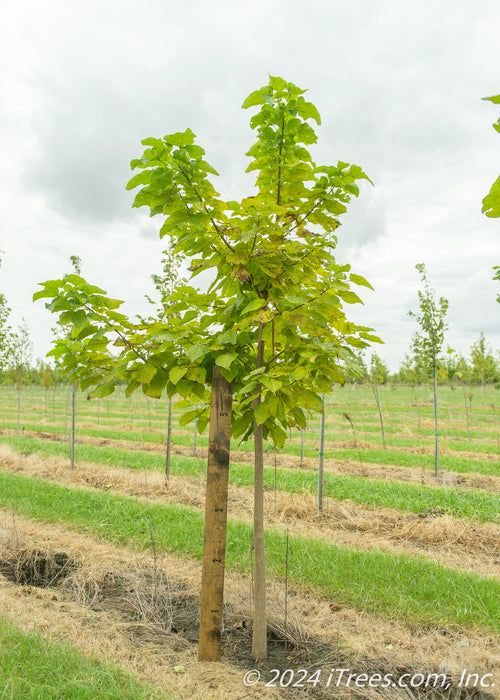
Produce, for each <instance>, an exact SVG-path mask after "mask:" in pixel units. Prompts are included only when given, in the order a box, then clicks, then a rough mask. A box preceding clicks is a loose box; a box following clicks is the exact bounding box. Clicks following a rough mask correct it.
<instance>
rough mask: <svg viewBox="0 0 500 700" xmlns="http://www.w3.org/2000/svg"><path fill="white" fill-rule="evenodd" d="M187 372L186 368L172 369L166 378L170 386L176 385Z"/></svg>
mask: <svg viewBox="0 0 500 700" xmlns="http://www.w3.org/2000/svg"><path fill="white" fill-rule="evenodd" d="M187 371H188V368H187V367H172V369H171V370H170V372H169V373H168V378H169V380H170V381H171V382H172V384H177V382H179V381H180V380H181V379H182V377H183V376H184V375H185V374H186V372H187Z"/></svg>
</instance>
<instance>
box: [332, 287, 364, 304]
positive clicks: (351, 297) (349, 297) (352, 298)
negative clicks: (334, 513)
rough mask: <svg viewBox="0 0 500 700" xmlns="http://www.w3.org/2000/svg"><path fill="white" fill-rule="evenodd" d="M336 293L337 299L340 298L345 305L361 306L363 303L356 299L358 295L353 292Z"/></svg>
mask: <svg viewBox="0 0 500 700" xmlns="http://www.w3.org/2000/svg"><path fill="white" fill-rule="evenodd" d="M337 293H338V295H339V297H341V298H342V299H343V300H344V301H345V302H346V304H362V303H363V301H362V299H360V298H359V297H358V295H357V294H355V293H354V292H351V291H343V290H340V291H339V292H337Z"/></svg>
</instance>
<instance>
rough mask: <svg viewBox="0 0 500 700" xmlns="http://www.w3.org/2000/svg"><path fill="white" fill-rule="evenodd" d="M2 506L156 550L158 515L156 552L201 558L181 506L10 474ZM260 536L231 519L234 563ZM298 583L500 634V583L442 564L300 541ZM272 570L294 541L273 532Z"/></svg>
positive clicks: (240, 566) (192, 519)
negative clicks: (152, 541)
mask: <svg viewBox="0 0 500 700" xmlns="http://www.w3.org/2000/svg"><path fill="white" fill-rule="evenodd" d="M0 505H1V506H2V507H4V508H8V509H12V510H14V511H15V512H17V513H19V514H20V515H22V516H27V517H31V518H35V519H37V520H40V521H46V522H63V523H64V524H66V525H68V526H70V527H75V528H78V529H80V530H84V531H87V532H89V533H90V534H92V535H94V536H97V537H100V538H102V539H106V540H109V541H112V542H116V543H119V544H125V545H128V546H134V547H144V548H146V547H148V546H149V542H150V537H149V517H151V520H152V523H153V527H154V532H155V546H156V547H157V549H159V550H165V551H169V552H172V553H175V554H177V555H179V556H183V557H193V558H195V559H198V560H200V559H201V558H202V548H203V513H202V512H201V511H199V510H197V509H195V508H190V507H186V506H180V505H171V506H165V505H160V504H150V505H149V506H148V505H147V504H145V503H144V502H141V501H140V500H138V499H135V498H129V497H126V496H123V495H120V496H119V497H118V496H117V494H113V493H109V492H108V493H102V492H98V491H92V490H79V489H72V488H67V487H63V486H60V485H58V484H55V483H52V482H50V481H46V480H42V479H37V478H29V477H25V476H21V475H18V474H10V473H5V472H1V473H0ZM251 541H252V529H251V527H250V526H249V525H247V524H245V523H241V522H238V521H235V520H229V521H228V533H227V551H226V563H227V566H228V567H229V568H233V569H237V570H246V571H248V570H249V567H250V562H249V558H250V550H251ZM289 545H290V551H291V555H290V557H289V568H288V576H289V579H290V580H292V581H296V582H297V583H300V584H302V585H303V586H305V587H307V588H308V589H310V590H312V591H313V592H315V593H316V594H317V595H318V594H319V595H321V594H323V595H327V596H329V597H331V598H333V599H334V600H335V601H336V602H338V603H340V604H341V605H346V606H352V607H355V608H357V609H360V610H365V611H366V612H368V613H374V614H380V615H383V616H384V617H385V618H386V619H387V618H396V619H400V620H403V621H405V622H407V623H409V624H419V625H430V624H432V625H436V624H438V625H447V626H452V627H457V626H459V625H462V626H463V625H465V626H472V627H483V628H487V629H489V630H494V631H498V632H500V609H499V601H500V582H499V581H496V580H493V579H489V578H485V577H482V576H479V575H476V574H471V573H463V572H459V571H455V570H453V569H448V568H446V567H444V566H440V565H438V564H435V563H433V562H431V561H429V560H427V559H426V558H425V557H408V556H405V555H402V554H401V555H392V554H386V553H384V552H379V551H356V550H351V549H348V548H346V547H341V546H335V545H333V544H330V543H328V542H324V541H320V540H315V539H312V538H300V537H290V540H289ZM266 550H267V568H268V572H269V574H270V575H271V576H272V577H279V578H282V577H284V575H285V551H286V537H285V534H284V533H282V532H279V531H277V530H268V531H267V532H266Z"/></svg>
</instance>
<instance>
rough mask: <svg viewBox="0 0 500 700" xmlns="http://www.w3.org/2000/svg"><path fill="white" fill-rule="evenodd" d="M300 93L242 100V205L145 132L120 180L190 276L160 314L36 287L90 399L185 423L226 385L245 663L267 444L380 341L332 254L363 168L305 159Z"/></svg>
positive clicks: (80, 289) (281, 87)
mask: <svg viewBox="0 0 500 700" xmlns="http://www.w3.org/2000/svg"><path fill="white" fill-rule="evenodd" d="M304 92H305V91H304V90H301V89H299V88H298V87H296V86H295V85H293V84H292V83H288V82H286V81H285V80H283V79H282V78H275V77H271V78H270V81H269V84H268V85H265V86H264V87H263V88H261V89H260V90H257V91H255V92H253V93H252V94H251V95H250V96H249V97H248V98H247V100H245V102H244V103H243V107H244V108H253V107H256V108H257V113H256V114H255V115H254V116H253V117H252V118H251V121H250V125H251V127H252V128H253V129H255V130H256V132H257V139H256V142H255V143H254V145H253V146H252V147H251V148H250V150H249V151H248V153H247V155H248V156H249V157H250V159H251V162H250V165H249V166H248V168H247V170H248V171H255V172H256V173H257V178H256V189H255V190H254V191H253V193H252V194H251V195H249V196H247V197H244V198H243V199H241V200H240V201H225V200H223V199H221V198H220V195H219V194H218V193H217V191H216V190H215V188H214V186H213V184H212V182H211V180H210V179H209V176H210V175H216V174H217V173H216V171H215V169H214V168H213V167H212V166H211V165H210V164H209V163H207V161H206V160H205V159H204V155H205V151H204V149H203V148H202V147H201V146H199V145H198V144H196V143H195V136H194V134H193V132H192V131H191V130H190V129H187V130H186V131H184V132H177V133H173V134H168V135H167V136H165V137H164V138H163V139H159V138H148V139H145V140H144V141H143V144H144V145H145V146H146V150H145V151H144V153H143V155H142V156H141V158H138V159H136V160H133V161H132V164H131V165H132V168H133V169H138V170H139V172H138V174H136V175H135V176H134V177H133V178H132V179H131V181H130V182H129V183H128V188H129V189H133V188H136V187H140V190H139V192H138V193H137V195H136V197H135V200H134V206H136V207H140V206H146V207H148V208H149V210H150V214H151V216H154V215H160V216H162V217H164V222H163V224H162V226H161V229H160V236H169V237H170V238H171V240H172V242H173V244H174V248H173V252H174V253H175V254H180V255H184V256H185V257H186V258H187V259H188V260H189V261H190V268H189V269H190V272H191V279H190V280H189V282H188V283H185V284H181V285H178V286H177V287H176V289H175V291H173V293H172V294H171V295H170V297H169V298H168V308H169V317H168V323H165V322H164V321H162V320H157V321H155V322H152V323H150V324H136V323H133V322H131V321H130V320H129V319H128V318H127V317H126V316H125V315H124V314H121V313H120V312H119V311H118V310H117V309H118V307H119V306H120V304H121V302H119V301H116V300H112V299H109V298H108V297H107V295H106V293H105V292H104V291H103V290H101V289H99V288H97V287H93V286H91V285H89V284H88V283H87V282H86V281H85V280H84V279H83V278H82V277H80V276H78V275H69V276H67V277H66V278H64V279H63V280H54V281H49V282H46V283H45V284H44V285H43V289H42V290H41V291H40V292H38V293H37V294H35V298H40V297H49V298H51V299H52V301H51V302H50V303H49V304H48V308H50V309H51V310H52V311H54V312H58V313H59V314H60V315H61V316H62V317H64V320H65V321H68V322H71V323H72V324H73V333H72V338H71V339H69V340H68V341H67V342H61V341H59V343H58V344H57V345H56V347H55V348H54V350H53V351H52V354H55V355H56V356H58V357H60V358H61V361H62V362H63V363H64V364H67V365H68V366H71V367H72V368H74V369H75V371H78V372H79V376H80V379H81V385H82V387H83V388H88V387H91V386H94V387H95V389H94V391H93V393H94V395H98V396H103V395H106V394H108V393H111V392H112V391H113V389H114V386H115V384H116V383H117V382H118V381H122V382H123V381H125V382H126V384H127V389H126V391H127V393H130V392H132V391H134V390H135V389H137V388H141V389H142V391H143V392H144V393H145V394H147V395H149V396H153V397H159V396H161V394H162V392H164V391H166V392H167V394H168V395H169V396H172V395H174V394H178V395H180V396H181V397H182V398H183V399H184V402H183V405H184V407H185V408H186V409H188V410H187V412H186V413H185V415H184V417H183V419H182V420H181V422H183V423H185V422H188V421H189V420H192V419H194V418H197V419H198V429H199V430H200V431H202V430H203V429H204V427H205V426H206V425H207V422H208V403H209V393H208V391H207V385H209V384H210V383H211V380H212V373H213V369H214V367H217V368H219V371H220V373H221V375H222V377H223V378H224V379H225V380H226V381H227V382H230V383H231V384H232V389H233V397H234V400H233V416H232V423H231V433H232V436H233V437H235V438H240V439H241V440H247V439H249V438H250V437H252V436H253V439H254V448H255V489H254V491H255V504H254V550H255V577H254V584H255V585H254V590H255V593H254V629H253V655H254V658H255V659H263V658H265V656H266V654H267V650H266V622H265V619H266V616H265V557H264V530H263V491H264V488H263V441H264V440H266V439H270V440H272V442H273V443H274V445H276V446H279V447H281V446H283V444H284V443H285V440H286V438H287V434H288V429H289V428H290V427H294V426H299V427H301V428H305V426H306V416H305V411H306V410H308V409H312V410H315V411H318V412H322V410H323V404H322V400H321V394H322V393H323V392H328V391H330V390H331V388H332V387H333V386H334V385H335V384H336V383H340V384H342V383H343V382H344V377H345V375H346V373H347V365H348V363H349V362H350V361H351V360H352V359H353V352H352V350H353V348H363V347H366V346H368V344H369V343H370V342H380V341H379V339H378V338H377V337H375V336H374V335H372V333H371V329H370V328H367V327H364V326H358V325H356V324H354V323H352V322H351V321H349V319H348V317H347V315H346V312H345V309H344V306H345V305H349V304H354V303H360V302H361V299H360V298H359V297H358V296H357V294H356V293H355V292H354V291H352V289H351V285H353V284H354V285H357V286H359V285H361V286H365V287H370V284H369V283H368V282H367V281H366V280H365V279H364V278H363V277H361V276H360V275H356V274H355V273H352V272H351V270H350V266H349V265H340V264H338V263H337V261H336V260H335V257H334V254H333V251H334V249H335V245H336V241H337V239H336V235H335V231H336V230H337V228H338V226H339V225H340V222H339V220H338V217H339V216H340V215H342V214H343V213H344V212H345V211H346V209H347V204H348V203H349V201H350V199H351V197H352V196H357V195H358V194H359V188H358V185H357V181H358V180H363V179H365V180H367V179H368V178H367V176H366V175H365V173H364V172H363V171H362V169H361V168H360V167H358V166H355V165H348V164H347V163H344V162H339V163H337V165H327V166H325V165H317V164H316V163H315V162H314V161H313V160H312V157H311V155H310V153H309V151H308V147H309V146H310V145H311V144H313V143H315V142H316V134H315V132H314V129H313V127H312V126H311V124H310V122H311V121H312V122H316V123H317V124H319V123H320V117H319V114H318V111H317V109H316V107H315V106H314V105H313V104H312V103H311V102H308V101H306V99H305V98H304ZM204 270H209V271H211V274H212V278H213V282H212V284H211V286H210V287H209V289H208V290H207V291H200V290H199V289H196V288H195V287H194V286H193V285H192V280H193V278H194V277H195V276H196V275H197V274H199V273H200V272H202V271H204ZM113 343H114V344H115V346H116V347H117V348H118V350H119V352H118V354H116V352H115V353H113V352H112V351H111V346H112V344H113ZM200 402H201V403H202V405H201V406H199V404H200ZM195 406H196V407H195Z"/></svg>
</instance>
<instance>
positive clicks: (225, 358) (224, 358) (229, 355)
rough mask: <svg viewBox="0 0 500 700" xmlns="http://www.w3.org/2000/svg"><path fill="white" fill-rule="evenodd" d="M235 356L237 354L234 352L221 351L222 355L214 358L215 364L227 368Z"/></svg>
mask: <svg viewBox="0 0 500 700" xmlns="http://www.w3.org/2000/svg"><path fill="white" fill-rule="evenodd" d="M237 357H238V355H237V354H236V353H235V352H224V353H222V355H219V356H218V357H217V358H216V360H215V364H216V365H217V366H218V367H224V369H229V368H230V366H231V365H232V363H233V362H234V361H235V360H236V358H237Z"/></svg>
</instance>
